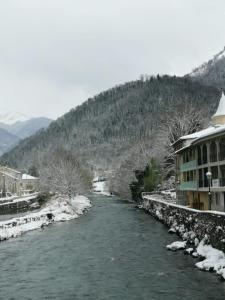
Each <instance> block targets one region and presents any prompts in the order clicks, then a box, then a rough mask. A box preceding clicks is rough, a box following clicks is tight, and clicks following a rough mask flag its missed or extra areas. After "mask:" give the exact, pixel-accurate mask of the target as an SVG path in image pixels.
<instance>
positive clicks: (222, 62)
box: [186, 47, 225, 91]
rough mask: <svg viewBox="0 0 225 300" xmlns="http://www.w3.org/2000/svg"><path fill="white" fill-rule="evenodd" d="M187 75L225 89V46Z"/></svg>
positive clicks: (203, 82) (205, 83) (202, 82)
mask: <svg viewBox="0 0 225 300" xmlns="http://www.w3.org/2000/svg"><path fill="white" fill-rule="evenodd" d="M186 77H190V78H191V79H192V80H195V81H199V82H200V83H201V84H204V85H209V86H214V87H217V88H219V89H222V90H223V91H224V90H225V47H224V48H223V50H222V51H220V52H219V53H217V54H216V55H214V56H213V58H212V59H210V60H209V61H207V62H205V63H203V64H202V65H200V66H199V67H197V68H195V69H194V70H193V71H192V72H191V73H190V74H188V75H187V76H186Z"/></svg>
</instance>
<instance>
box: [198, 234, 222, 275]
mask: <svg viewBox="0 0 225 300" xmlns="http://www.w3.org/2000/svg"><path fill="white" fill-rule="evenodd" d="M196 251H197V253H198V255H199V256H201V257H204V258H205V259H204V260H202V261H200V262H198V263H196V264H195V265H196V267H197V268H199V269H201V270H205V271H214V272H216V273H217V274H218V275H221V276H222V278H223V279H225V254H224V252H223V251H220V250H218V249H215V248H213V247H212V246H211V245H205V243H204V239H203V240H202V241H201V242H200V244H199V245H198V247H197V250H196Z"/></svg>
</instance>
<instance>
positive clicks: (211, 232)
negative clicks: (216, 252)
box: [141, 195, 225, 252]
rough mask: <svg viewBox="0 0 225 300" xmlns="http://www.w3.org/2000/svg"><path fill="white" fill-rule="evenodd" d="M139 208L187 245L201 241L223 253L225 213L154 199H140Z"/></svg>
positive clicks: (144, 197)
mask: <svg viewBox="0 0 225 300" xmlns="http://www.w3.org/2000/svg"><path fill="white" fill-rule="evenodd" d="M141 207H142V208H143V209H144V210H145V211H146V212H147V213H149V214H151V215H152V216H153V217H155V218H156V219H157V220H159V221H161V222H162V223H164V224H165V225H166V226H168V227H169V228H170V230H169V232H171V233H177V234H178V235H179V236H180V237H181V238H183V239H184V240H187V241H188V242H189V243H195V242H196V239H198V241H200V240H202V239H203V238H204V237H205V236H206V235H207V237H208V243H209V244H211V245H212V246H213V247H215V248H217V249H220V250H223V251H224V252H225V213H223V212H212V211H199V210H195V209H191V208H187V207H185V206H181V205H176V204H173V203H168V202H165V201H162V200H159V199H156V198H154V195H152V196H151V195H148V196H143V197H142V204H141Z"/></svg>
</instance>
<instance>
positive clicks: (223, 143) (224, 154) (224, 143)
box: [219, 137, 225, 160]
mask: <svg viewBox="0 0 225 300" xmlns="http://www.w3.org/2000/svg"><path fill="white" fill-rule="evenodd" d="M219 145H220V149H219V159H220V160H225V138H224V137H223V138H221V139H220V142H219Z"/></svg>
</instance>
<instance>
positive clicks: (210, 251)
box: [166, 239, 225, 280]
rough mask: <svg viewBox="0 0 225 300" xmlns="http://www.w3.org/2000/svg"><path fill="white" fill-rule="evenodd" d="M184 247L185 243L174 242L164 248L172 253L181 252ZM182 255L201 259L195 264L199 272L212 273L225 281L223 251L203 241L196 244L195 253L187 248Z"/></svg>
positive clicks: (224, 256) (224, 257)
mask: <svg viewBox="0 0 225 300" xmlns="http://www.w3.org/2000/svg"><path fill="white" fill-rule="evenodd" d="M186 245H187V241H176V242H173V243H172V244H170V245H167V246H166V248H167V249H168V250H172V251H176V250H183V249H185V248H186ZM184 253H186V254H190V255H192V256H193V257H198V258H201V259H202V260H201V261H199V262H197V263H196V264H195V266H196V267H197V268H199V269H200V270H204V271H214V272H216V273H217V274H218V275H220V276H221V277H222V278H223V279H224V280H225V254H224V252H223V251H220V250H218V249H216V248H213V247H212V246H211V245H207V244H205V239H203V240H202V241H201V242H200V243H199V244H198V246H197V248H196V251H194V249H193V248H187V249H185V251H184Z"/></svg>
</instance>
